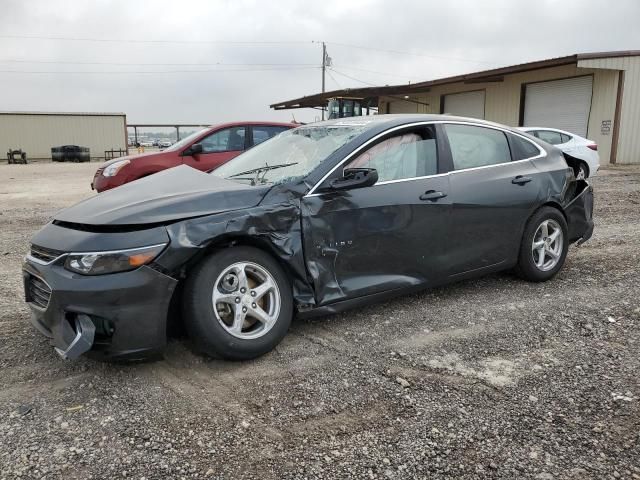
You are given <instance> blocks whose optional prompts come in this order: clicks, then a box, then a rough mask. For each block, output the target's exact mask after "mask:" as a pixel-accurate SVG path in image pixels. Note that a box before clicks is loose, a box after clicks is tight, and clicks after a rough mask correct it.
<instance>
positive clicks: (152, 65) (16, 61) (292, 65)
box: [0, 59, 316, 67]
mask: <svg viewBox="0 0 640 480" xmlns="http://www.w3.org/2000/svg"><path fill="white" fill-rule="evenodd" d="M0 63H37V64H47V65H109V66H123V67H124V66H133V67H147V66H148V67H170V66H171V67H217V66H219V67H311V66H316V64H315V63H224V62H216V63H136V62H83V61H66V60H60V61H59V60H24V59H22V60H17V59H7V60H0Z"/></svg>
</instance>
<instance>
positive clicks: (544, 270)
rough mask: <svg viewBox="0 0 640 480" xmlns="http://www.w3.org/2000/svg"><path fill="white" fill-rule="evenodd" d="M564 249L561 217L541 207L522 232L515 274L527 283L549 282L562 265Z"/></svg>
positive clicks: (564, 225) (565, 231) (564, 230)
mask: <svg viewBox="0 0 640 480" xmlns="http://www.w3.org/2000/svg"><path fill="white" fill-rule="evenodd" d="M568 249H569V236H568V228H567V221H566V220H565V218H564V216H563V215H562V213H561V212H560V211H558V210H557V209H555V208H553V207H542V208H541V209H539V210H538V211H536V212H535V213H534V214H533V215H532V216H531V218H530V219H529V221H528V222H527V225H526V227H525V229H524V233H523V235H522V241H521V244H520V254H519V257H518V265H517V267H516V272H517V273H518V275H520V277H522V278H524V279H525V280H528V281H530V282H545V281H547V280H550V279H551V278H553V277H554V276H555V275H556V274H557V273H558V272H559V271H560V269H561V268H562V266H563V265H564V261H565V259H566V257H567V251H568Z"/></svg>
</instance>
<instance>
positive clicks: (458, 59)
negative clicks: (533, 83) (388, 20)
mask: <svg viewBox="0 0 640 480" xmlns="http://www.w3.org/2000/svg"><path fill="white" fill-rule="evenodd" d="M326 43H327V45H335V46H338V47H347V48H357V49H360V50H370V51H372V52H384V53H393V54H399V55H412V56H415V57H426V58H436V59H439V60H454V61H457V62H469V63H483V64H486V65H495V62H487V61H482V60H472V59H469V58H456V57H444V56H440V55H428V54H425V53H415V52H406V51H401V50H388V49H384V48H375V47H365V46H362V45H351V44H348V43H337V42H326Z"/></svg>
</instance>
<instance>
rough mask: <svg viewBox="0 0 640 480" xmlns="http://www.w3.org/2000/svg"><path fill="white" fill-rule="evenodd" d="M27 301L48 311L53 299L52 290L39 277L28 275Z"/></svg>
mask: <svg viewBox="0 0 640 480" xmlns="http://www.w3.org/2000/svg"><path fill="white" fill-rule="evenodd" d="M26 280H27V282H26V286H27V301H28V302H31V303H35V304H36V305H37V306H38V307H40V308H43V309H46V308H47V306H48V305H49V300H50V299H51V288H50V287H49V285H47V284H46V283H45V281H44V280H41V279H40V278H38V277H35V276H33V275H31V274H27V279H26Z"/></svg>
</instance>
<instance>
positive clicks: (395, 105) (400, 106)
mask: <svg viewBox="0 0 640 480" xmlns="http://www.w3.org/2000/svg"><path fill="white" fill-rule="evenodd" d="M389 113H418V104H417V103H414V102H405V101H402V100H398V101H397V102H389Z"/></svg>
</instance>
